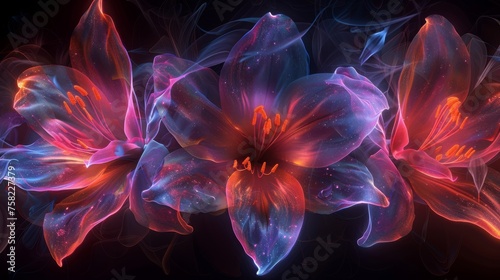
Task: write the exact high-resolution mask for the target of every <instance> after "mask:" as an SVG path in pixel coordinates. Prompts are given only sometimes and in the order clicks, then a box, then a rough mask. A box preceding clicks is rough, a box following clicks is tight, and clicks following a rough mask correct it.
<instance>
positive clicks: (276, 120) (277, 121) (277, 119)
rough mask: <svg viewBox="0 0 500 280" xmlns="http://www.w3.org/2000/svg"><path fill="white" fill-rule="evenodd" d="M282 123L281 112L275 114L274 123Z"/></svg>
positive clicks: (277, 124) (278, 124)
mask: <svg viewBox="0 0 500 280" xmlns="http://www.w3.org/2000/svg"><path fill="white" fill-rule="evenodd" d="M280 124H281V116H280V114H276V116H274V125H275V126H280Z"/></svg>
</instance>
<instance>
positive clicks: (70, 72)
mask: <svg viewBox="0 0 500 280" xmlns="http://www.w3.org/2000/svg"><path fill="white" fill-rule="evenodd" d="M18 85H19V91H18V92H17V94H16V97H15V99H14V109H15V110H16V111H17V112H18V113H19V114H21V115H22V116H23V117H24V118H25V119H26V120H27V122H28V124H29V125H30V126H31V128H33V130H35V131H36V132H37V133H38V134H39V135H40V136H41V137H42V138H44V139H45V140H46V141H47V142H49V143H51V144H52V145H54V146H57V147H59V148H61V149H63V150H67V151H71V152H75V153H77V154H80V155H81V154H82V153H83V155H85V154H86V153H87V154H88V153H92V152H94V151H95V150H97V149H101V148H104V147H106V146H107V145H108V143H109V142H110V141H111V140H114V139H124V138H125V136H124V134H123V123H121V122H120V121H119V118H117V116H116V115H115V114H110V112H113V111H112V109H111V108H112V106H113V105H112V104H111V102H110V101H109V100H108V99H107V98H106V96H103V95H100V94H99V93H97V94H98V96H100V98H97V97H96V96H97V95H95V94H94V91H96V92H99V89H97V87H96V86H95V85H94V84H93V83H92V81H91V80H89V78H88V77H86V76H85V75H83V74H82V73H81V72H79V71H77V70H74V69H72V68H68V67H64V66H43V67H42V66H37V67H32V68H30V69H28V70H26V71H25V72H23V74H21V76H20V77H19V79H18Z"/></svg>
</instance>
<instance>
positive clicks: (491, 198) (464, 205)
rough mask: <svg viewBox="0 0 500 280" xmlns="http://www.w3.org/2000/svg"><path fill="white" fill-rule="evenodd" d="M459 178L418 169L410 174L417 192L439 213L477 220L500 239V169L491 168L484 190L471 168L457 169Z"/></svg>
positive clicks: (469, 220) (474, 221)
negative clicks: (431, 174) (478, 186)
mask: <svg viewBox="0 0 500 280" xmlns="http://www.w3.org/2000/svg"><path fill="white" fill-rule="evenodd" d="M456 174H457V175H458V180H457V181H455V182H451V181H448V180H439V179H435V178H432V177H429V176H425V175H424V174H422V173H419V172H415V173H413V175H412V176H410V177H409V179H410V182H411V185H412V187H413V190H414V191H415V193H416V194H417V195H418V196H419V197H420V198H421V199H423V200H424V201H425V202H426V203H427V205H429V207H430V208H431V209H432V210H433V211H434V212H436V213H437V214H438V215H440V216H442V217H444V218H446V219H448V220H451V221H457V222H467V223H471V224H474V225H476V226H478V227H480V228H482V229H483V230H485V231H486V232H488V233H489V234H491V235H492V236H494V237H495V238H499V239H500V211H499V209H500V173H499V172H498V171H495V170H493V169H490V170H488V175H487V177H486V180H485V182H484V185H483V188H482V190H481V193H479V194H478V191H477V189H476V187H475V185H474V182H473V180H472V178H471V177H470V176H467V169H465V168H461V169H457V172H456Z"/></svg>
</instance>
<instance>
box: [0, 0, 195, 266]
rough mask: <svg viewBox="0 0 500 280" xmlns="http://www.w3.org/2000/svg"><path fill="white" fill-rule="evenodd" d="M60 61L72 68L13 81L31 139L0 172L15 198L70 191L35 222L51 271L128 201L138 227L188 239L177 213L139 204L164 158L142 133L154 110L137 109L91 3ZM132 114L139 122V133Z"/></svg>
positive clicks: (127, 67) (105, 21) (118, 49)
mask: <svg viewBox="0 0 500 280" xmlns="http://www.w3.org/2000/svg"><path fill="white" fill-rule="evenodd" d="M69 53H70V58H71V65H72V68H70V67H65V66H61V65H47V66H36V67H32V68H29V69H27V70H26V71H24V72H23V73H22V74H21V75H20V77H19V79H18V86H19V91H18V92H17V94H16V96H15V100H14V109H15V110H16V111H17V112H18V113H19V114H20V115H22V116H23V117H24V118H25V119H26V121H27V123H28V124H29V125H30V126H31V128H32V129H33V130H34V131H36V132H37V133H38V135H39V136H40V139H39V140H38V141H36V142H34V143H33V144H31V145H26V146H21V145H18V146H16V147H13V148H12V149H8V150H7V151H6V152H5V153H4V155H3V159H4V160H3V162H4V163H5V162H6V161H10V162H12V164H13V166H15V170H16V183H17V185H18V186H19V187H20V188H22V189H24V190H26V191H29V192H60V191H66V192H61V193H63V194H67V193H68V192H67V191H71V194H70V195H69V196H66V197H65V198H64V199H63V200H62V201H59V202H58V203H57V204H56V205H55V207H54V209H53V210H52V212H50V213H47V214H46V215H45V218H44V222H43V230H44V237H45V240H46V243H47V245H48V248H49V250H50V252H51V254H52V256H53V258H54V259H55V261H56V262H57V264H58V265H59V266H62V260H63V259H64V258H65V257H67V256H68V255H70V254H71V253H72V252H73V251H74V250H75V249H76V248H77V247H78V246H79V244H80V243H82V241H83V239H84V238H85V236H86V235H87V233H88V232H89V231H90V230H91V229H92V228H93V227H94V226H95V225H96V224H98V223H100V222H101V221H103V220H105V219H106V218H107V217H109V216H110V215H112V214H114V213H115V212H117V211H118V210H120V208H122V206H123V205H124V204H125V202H126V201H127V199H128V201H129V207H130V209H131V211H132V212H133V213H134V215H135V217H136V219H137V221H138V222H139V223H141V224H142V225H144V226H147V227H149V228H151V229H153V230H157V231H175V232H179V233H188V232H190V231H191V230H192V229H191V227H190V226H189V225H187V224H186V223H185V222H184V221H183V220H182V219H181V218H180V216H179V213H178V212H177V211H174V210H172V209H169V208H168V207H164V206H163V207H162V206H160V205H157V204H154V203H146V202H145V201H143V200H142V199H141V197H140V193H141V192H142V190H144V189H146V188H147V187H149V184H150V183H151V178H152V177H153V176H154V174H155V173H156V171H157V170H158V168H159V167H160V166H161V162H162V160H163V157H164V156H165V155H166V154H168V150H167V149H166V147H165V146H163V145H162V144H159V143H158V142H156V141H154V140H151V139H153V138H154V136H155V133H156V131H157V130H155V129H150V128H151V127H153V128H154V127H155V125H154V123H153V121H154V120H155V119H158V118H157V116H155V115H154V114H151V110H150V109H151V104H152V102H153V100H152V99H151V100H147V104H146V109H145V110H140V109H139V107H138V106H137V100H136V97H135V93H134V91H133V89H132V87H131V85H132V69H131V63H130V59H129V57H128V54H127V51H126V50H125V48H124V47H123V45H122V43H121V40H120V38H119V36H118V34H117V32H116V30H115V27H114V24H113V22H112V20H111V18H110V17H109V16H107V15H106V14H104V13H103V12H102V3H101V1H100V0H96V1H94V2H93V3H92V5H91V6H90V8H89V9H88V11H87V12H86V13H85V14H84V15H83V16H82V18H81V20H80V23H79V24H78V26H77V27H76V29H75V30H74V33H73V35H72V38H71V44H70V49H69ZM142 111H145V112H142ZM141 113H145V114H146V116H147V119H146V121H145V122H146V123H145V124H143V123H142V119H141ZM144 125H146V126H147V128H148V129H147V130H148V133H144V132H143V130H142V127H143V126H144ZM143 134H146V135H145V136H144V135H143Z"/></svg>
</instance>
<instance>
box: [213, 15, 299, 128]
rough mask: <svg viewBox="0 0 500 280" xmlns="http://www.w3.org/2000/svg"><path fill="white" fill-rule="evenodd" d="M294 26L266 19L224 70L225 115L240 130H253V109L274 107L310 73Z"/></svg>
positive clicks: (235, 49) (281, 18) (234, 52)
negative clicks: (281, 96)
mask: <svg viewBox="0 0 500 280" xmlns="http://www.w3.org/2000/svg"><path fill="white" fill-rule="evenodd" d="M301 37H302V34H300V33H299V32H298V30H297V27H296V26H295V23H294V22H293V21H292V20H291V19H290V18H289V17H287V16H284V15H280V14H278V15H272V14H271V13H267V14H266V15H264V16H263V17H262V18H261V19H260V20H259V21H258V22H257V23H256V24H255V26H254V27H253V28H252V30H250V31H249V32H248V33H247V34H246V35H245V36H243V38H241V39H240V41H238V43H237V44H236V45H235V46H234V47H233V49H232V50H231V52H230V53H229V56H228V57H227V59H226V62H225V63H224V66H223V67H222V70H221V79H220V82H219V83H220V96H221V106H222V111H223V112H224V114H226V115H227V116H228V117H229V118H230V119H231V120H233V122H234V123H235V124H237V125H238V126H239V128H240V129H242V130H246V129H245V128H244V127H243V126H244V125H246V126H250V122H249V121H248V118H250V117H251V116H252V114H253V110H254V108H256V107H257V106H260V105H263V106H264V107H266V108H269V107H271V106H272V104H273V102H274V98H275V97H276V96H277V95H278V94H280V93H281V92H282V91H283V90H284V89H285V87H287V86H288V84H290V83H291V82H293V81H294V80H296V79H298V78H300V77H303V76H305V75H307V74H308V73H309V57H308V54H307V51H306V49H305V47H304V44H303V42H302V39H301Z"/></svg>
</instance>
